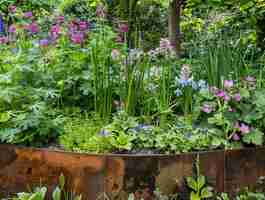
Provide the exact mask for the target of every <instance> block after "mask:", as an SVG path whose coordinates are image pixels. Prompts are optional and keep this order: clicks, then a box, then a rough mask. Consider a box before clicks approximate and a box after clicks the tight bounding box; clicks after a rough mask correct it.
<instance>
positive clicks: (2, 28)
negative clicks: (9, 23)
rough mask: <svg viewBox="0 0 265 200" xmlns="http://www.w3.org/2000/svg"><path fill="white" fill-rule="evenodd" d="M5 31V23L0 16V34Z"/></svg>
mask: <svg viewBox="0 0 265 200" xmlns="http://www.w3.org/2000/svg"><path fill="white" fill-rule="evenodd" d="M4 32H5V25H4V21H3V18H2V16H0V34H3V33H4Z"/></svg>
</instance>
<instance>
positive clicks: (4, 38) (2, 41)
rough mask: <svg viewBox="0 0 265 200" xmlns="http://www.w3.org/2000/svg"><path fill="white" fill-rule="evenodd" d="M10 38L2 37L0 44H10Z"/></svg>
mask: <svg viewBox="0 0 265 200" xmlns="http://www.w3.org/2000/svg"><path fill="white" fill-rule="evenodd" d="M8 41H9V40H8V37H5V36H2V37H0V44H6V43H8Z"/></svg>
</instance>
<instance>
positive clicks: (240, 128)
mask: <svg viewBox="0 0 265 200" xmlns="http://www.w3.org/2000/svg"><path fill="white" fill-rule="evenodd" d="M234 128H235V131H236V132H235V133H234V134H233V136H232V138H233V140H235V141H239V140H240V136H241V135H245V134H248V133H250V127H249V126H248V125H247V124H245V123H239V122H236V123H235V125H234Z"/></svg>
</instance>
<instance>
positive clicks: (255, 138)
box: [243, 129, 264, 145]
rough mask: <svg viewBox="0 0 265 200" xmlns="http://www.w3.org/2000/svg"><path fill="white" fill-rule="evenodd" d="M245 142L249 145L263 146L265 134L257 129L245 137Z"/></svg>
mask: <svg viewBox="0 0 265 200" xmlns="http://www.w3.org/2000/svg"><path fill="white" fill-rule="evenodd" d="M243 141H244V142H245V143H247V144H255V145H262V144H263V142H264V133H262V132H261V131H259V130H257V129H255V130H253V131H251V132H250V133H248V134H245V135H244V136H243Z"/></svg>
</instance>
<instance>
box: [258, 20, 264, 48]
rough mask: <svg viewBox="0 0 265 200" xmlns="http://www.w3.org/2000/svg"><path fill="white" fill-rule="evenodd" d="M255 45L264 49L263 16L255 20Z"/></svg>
mask: <svg viewBox="0 0 265 200" xmlns="http://www.w3.org/2000/svg"><path fill="white" fill-rule="evenodd" d="M257 47H258V48H260V49H261V50H262V51H264V50H265V17H263V18H260V19H258V20H257Z"/></svg>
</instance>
